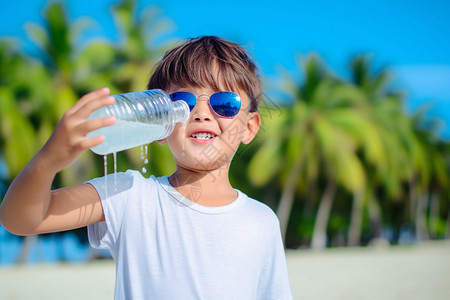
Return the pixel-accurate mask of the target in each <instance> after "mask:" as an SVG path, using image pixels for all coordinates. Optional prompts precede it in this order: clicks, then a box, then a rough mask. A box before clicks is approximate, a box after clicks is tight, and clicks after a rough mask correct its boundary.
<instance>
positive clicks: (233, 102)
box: [169, 92, 241, 118]
mask: <svg viewBox="0 0 450 300" xmlns="http://www.w3.org/2000/svg"><path fill="white" fill-rule="evenodd" d="M169 96H170V99H172V101H178V100H183V101H185V102H186V103H187V104H188V106H189V109H190V110H191V111H192V110H193V109H194V106H195V104H196V103H197V97H196V96H195V95H194V94H193V93H190V92H175V93H172V94H170V95H169ZM209 106H211V108H212V110H213V111H214V112H215V113H216V114H217V115H218V116H220V117H224V118H233V117H234V116H236V115H237V114H238V113H239V110H240V109H241V97H239V95H238V94H235V93H233V92H217V93H214V94H212V95H211V96H210V97H209Z"/></svg>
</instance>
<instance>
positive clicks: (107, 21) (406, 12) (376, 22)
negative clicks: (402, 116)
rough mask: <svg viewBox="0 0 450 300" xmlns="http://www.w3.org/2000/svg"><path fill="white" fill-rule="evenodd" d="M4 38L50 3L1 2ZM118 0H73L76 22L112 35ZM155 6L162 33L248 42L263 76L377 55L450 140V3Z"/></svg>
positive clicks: (321, 0)
mask: <svg viewBox="0 0 450 300" xmlns="http://www.w3.org/2000/svg"><path fill="white" fill-rule="evenodd" d="M3 2H4V3H2V9H1V11H0V16H1V19H2V21H1V23H0V36H18V37H25V33H24V28H23V25H24V23H25V22H28V21H33V22H41V21H42V13H41V12H42V9H43V7H44V6H45V3H47V1H45V0H34V1H31V0H30V1H25V0H16V1H3ZM116 2H117V1H115V0H91V1H86V0H78V1H77V0H68V1H66V3H67V7H68V8H69V14H70V17H71V19H72V20H73V19H75V18H78V17H81V16H88V17H91V18H93V19H95V21H96V23H97V26H96V27H95V28H94V30H93V31H92V32H90V36H107V37H108V38H110V39H112V40H114V39H117V33H116V32H114V28H115V27H114V23H113V20H112V18H111V15H110V12H109V7H110V5H111V4H113V3H116ZM138 2H139V9H140V10H143V9H144V8H146V7H148V6H150V5H156V6H158V7H159V8H160V9H161V13H160V16H159V17H160V18H161V19H166V20H167V21H168V22H170V23H171V24H172V28H171V29H170V30H169V31H168V32H167V34H166V35H165V36H164V37H163V38H184V37H195V36H199V35H209V34H213V35H219V36H222V37H225V38H228V39H230V40H233V41H235V42H238V43H241V44H244V45H246V48H247V49H248V50H250V51H251V52H252V53H253V54H254V56H255V58H256V59H257V60H258V61H259V63H260V66H261V69H262V72H263V74H264V75H265V76H266V77H267V78H269V79H276V78H277V77H278V74H279V69H280V68H285V69H287V70H288V71H290V72H291V73H293V74H294V75H297V76H300V72H299V71H298V70H297V66H296V59H297V58H298V57H299V56H300V55H306V54H308V53H310V52H316V53H318V54H319V55H320V56H321V57H323V58H324V60H325V61H326V62H327V64H328V65H329V66H330V67H331V68H332V69H333V70H334V71H335V72H336V73H338V74H341V75H342V76H345V75H346V70H347V68H348V64H349V61H350V58H351V57H352V56H353V55H355V54H369V55H371V56H372V59H373V63H374V66H375V67H376V68H379V67H384V66H389V68H390V69H391V70H392V73H393V75H394V76H395V80H396V81H395V82H396V85H397V86H398V87H399V88H401V89H403V90H406V91H407V92H408V95H409V96H408V102H407V104H406V109H407V111H415V110H416V109H418V107H419V106H421V105H423V104H427V105H429V106H430V107H431V108H430V111H429V115H430V116H437V117H441V118H443V125H445V124H447V127H446V128H445V130H444V132H443V136H444V137H446V138H447V139H450V1H447V0H427V1H426V0H414V1H407V0H390V1H389V0H378V1H375V0H366V1H358V0H341V1H325V0H315V1H311V0H309V1H304V0H289V1H266V0H259V1H256V0H251V1H246V0H240V1H238V0H228V1H226V2H213V1H204V0H202V1H185V2H184V1H176V0H153V1H151V0H139V1H138Z"/></svg>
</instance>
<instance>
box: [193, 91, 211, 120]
mask: <svg viewBox="0 0 450 300" xmlns="http://www.w3.org/2000/svg"><path fill="white" fill-rule="evenodd" d="M191 114H192V115H193V117H194V120H196V121H211V120H212V119H213V118H214V117H213V115H212V111H211V107H210V106H209V97H208V96H206V95H201V96H199V97H198V98H197V103H196V104H195V106H194V109H193V110H192V112H191Z"/></svg>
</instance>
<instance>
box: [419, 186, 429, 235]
mask: <svg viewBox="0 0 450 300" xmlns="http://www.w3.org/2000/svg"><path fill="white" fill-rule="evenodd" d="M427 206H428V196H427V194H423V195H421V196H419V197H418V198H417V203H416V234H417V239H418V240H419V241H424V240H429V239H430V236H429V234H428V231H427V224H426V221H425V220H426V208H427Z"/></svg>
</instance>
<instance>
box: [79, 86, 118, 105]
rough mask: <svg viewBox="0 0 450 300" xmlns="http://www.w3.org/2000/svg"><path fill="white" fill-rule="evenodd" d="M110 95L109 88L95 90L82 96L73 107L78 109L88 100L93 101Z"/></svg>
mask: <svg viewBox="0 0 450 300" xmlns="http://www.w3.org/2000/svg"><path fill="white" fill-rule="evenodd" d="M108 95H109V88H107V87H105V88H102V89H99V90H95V91H93V92H90V93H88V94H86V95H84V96H83V97H81V98H80V100H78V101H77V103H75V105H74V106H73V107H72V108H73V109H74V110H78V109H79V108H80V107H82V106H83V105H85V104H86V103H87V102H89V101H92V100H93V99H97V98H101V97H105V96H108Z"/></svg>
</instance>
